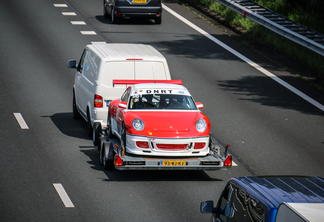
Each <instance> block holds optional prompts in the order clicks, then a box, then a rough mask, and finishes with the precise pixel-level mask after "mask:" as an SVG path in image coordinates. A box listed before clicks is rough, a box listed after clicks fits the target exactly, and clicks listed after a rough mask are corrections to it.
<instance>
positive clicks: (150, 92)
mask: <svg viewBox="0 0 324 222" xmlns="http://www.w3.org/2000/svg"><path fill="white" fill-rule="evenodd" d="M146 93H147V94H152V93H153V94H166V93H172V90H171V89H147V90H146Z"/></svg>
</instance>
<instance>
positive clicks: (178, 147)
mask: <svg viewBox="0 0 324 222" xmlns="http://www.w3.org/2000/svg"><path fill="white" fill-rule="evenodd" d="M156 147H157V148H158V149H159V150H168V151H182V150H185V149H187V147H188V144H156Z"/></svg>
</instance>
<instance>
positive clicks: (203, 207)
mask: <svg viewBox="0 0 324 222" xmlns="http://www.w3.org/2000/svg"><path fill="white" fill-rule="evenodd" d="M200 212H201V213H205V214H210V213H213V212H214V201H212V200H207V201H204V202H201V204H200Z"/></svg>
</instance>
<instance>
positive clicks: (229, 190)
mask: <svg viewBox="0 0 324 222" xmlns="http://www.w3.org/2000/svg"><path fill="white" fill-rule="evenodd" d="M233 192H234V185H233V184H229V185H228V186H227V187H226V188H225V189H224V191H223V193H222V196H221V198H220V199H219V202H218V203H217V209H219V211H218V212H217V214H216V217H217V218H219V219H221V221H224V222H225V221H227V217H226V216H225V214H224V213H225V207H226V206H227V205H230V204H231V199H232V196H233Z"/></svg>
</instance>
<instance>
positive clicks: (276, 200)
mask: <svg viewBox="0 0 324 222" xmlns="http://www.w3.org/2000/svg"><path fill="white" fill-rule="evenodd" d="M232 181H235V182H236V183H237V184H240V185H241V186H242V187H243V188H244V189H246V190H247V191H248V192H250V193H251V194H252V195H253V194H254V195H255V196H258V197H260V196H261V197H263V198H264V199H265V201H268V202H270V203H271V204H272V205H273V206H272V207H275V208H278V207H279V205H280V203H282V202H288V203H324V178H322V177H288V176H279V177H278V176H267V177H256V176H247V177H239V178H232ZM267 205H269V203H268V204H267Z"/></svg>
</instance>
